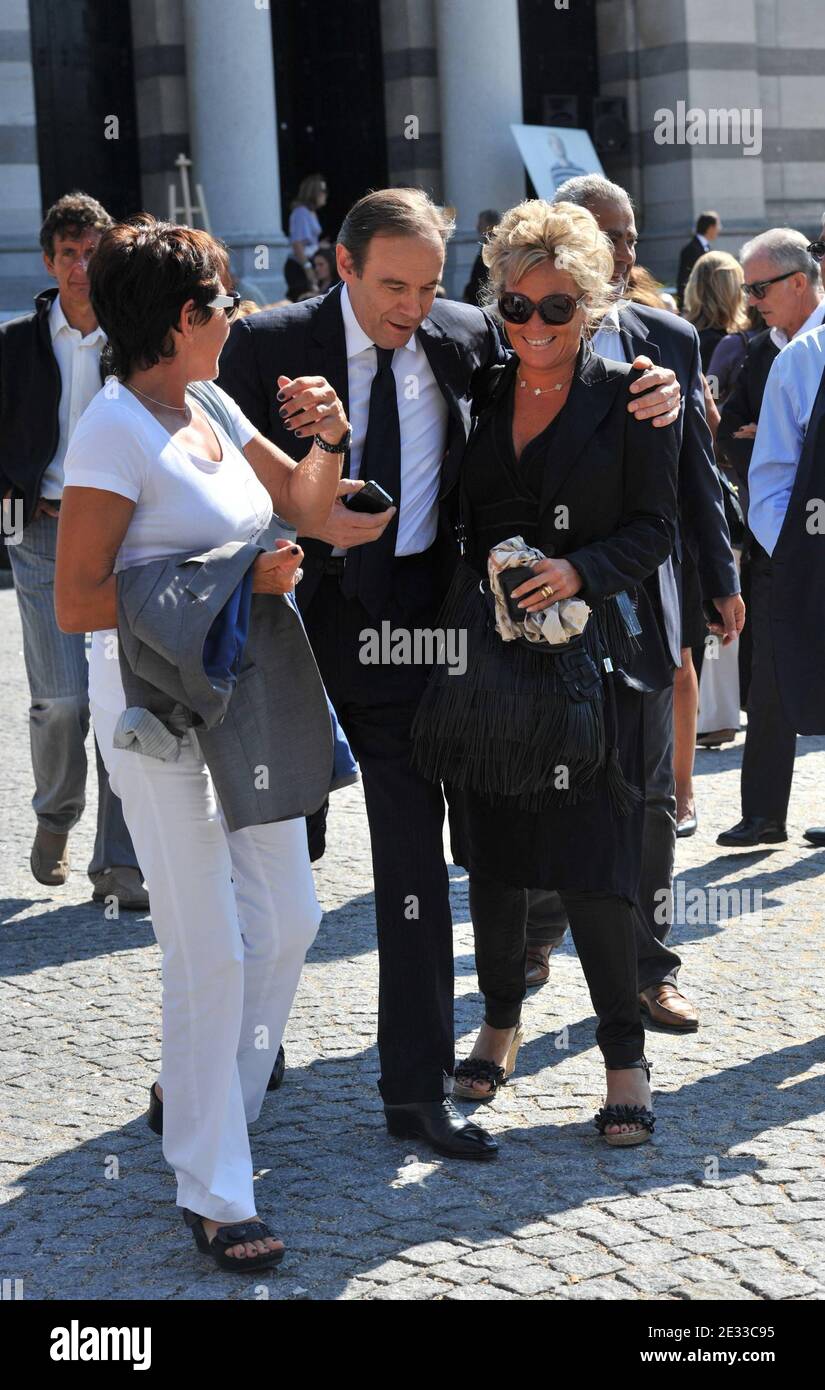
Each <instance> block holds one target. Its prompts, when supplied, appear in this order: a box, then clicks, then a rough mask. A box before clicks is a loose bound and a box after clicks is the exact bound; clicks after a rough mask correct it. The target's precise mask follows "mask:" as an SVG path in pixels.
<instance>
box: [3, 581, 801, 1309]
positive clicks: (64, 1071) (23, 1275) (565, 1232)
mask: <svg viewBox="0 0 825 1390" xmlns="http://www.w3.org/2000/svg"><path fill="white" fill-rule="evenodd" d="M0 701H2V710H3V719H2V721H0V767H2V786H0V847H1V848H2V885H1V887H0V908H2V912H0V943H2V944H0V976H2V982H1V983H0V1013H2V1024H1V1029H2V1042H1V1043H0V1047H2V1058H0V1072H2V1075H3V1077H4V1079H5V1085H4V1088H3V1095H2V1115H1V1116H0V1158H2V1163H1V1164H0V1181H2V1189H3V1193H2V1197H3V1203H4V1205H3V1207H2V1210H0V1277H2V1278H10V1279H12V1280H14V1279H20V1280H22V1281H23V1283H22V1294H23V1297H24V1298H26V1299H62V1298H83V1299H126V1298H150V1299H169V1298H178V1299H190V1298H191V1299H202V1298H217V1299H226V1298H241V1299H244V1298H247V1299H249V1298H262V1297H270V1298H275V1299H296V1298H297V1299H430V1298H436V1299H458V1300H461V1299H559V1298H562V1299H581V1298H584V1299H627V1298H632V1299H635V1298H641V1299H651V1298H652V1299H727V1298H734V1299H745V1300H755V1299H756V1300H758V1299H806V1300H810V1299H819V1298H822V1296H823V1292H825V1240H823V1237H825V1172H823V1135H825V1120H823V1115H822V1110H823V1099H824V1098H825V1039H823V1033H825V1029H824V1028H823V1003H822V1001H823V983H824V980H823V976H824V975H825V967H823V960H825V952H824V951H823V946H825V942H823V901H822V896H821V894H822V891H823V886H825V852H823V851H817V850H813V849H811V848H810V847H807V846H806V844H805V841H803V840H802V837H801V831H802V830H803V829H804V828H805V827H806V826H808V825H811V824H822V823H825V797H823V793H822V787H823V783H824V782H825V739H822V738H806V739H800V740H799V745H798V755H797V765H796V777H795V782H794V791H793V797H792V801H791V809H790V816H789V824H790V826H791V830H790V839H789V841H788V844H787V845H782V846H779V847H777V848H775V849H767V848H765V849H763V850H756V851H753V852H749V853H741V852H740V853H736V852H733V853H730V854H728V853H726V852H724V851H722V850H720V849H719V848H718V847H717V846H716V844H715V836H716V834H717V833H718V832H719V830H721V829H723V828H726V827H727V826H729V825H731V824H733V822H734V821H736V820H738V819H739V766H740V760H741V743H742V738H741V736H740V738H739V740H738V743H737V746H736V747H735V748H730V747H728V748H727V749H724V750H722V751H717V752H706V751H701V752H699V753H697V792H698V807H699V832H698V834H697V835H696V836H695V837H694V838H692V839H689V840H682V841H680V842H679V846H678V859H677V868H678V875H679V881H680V882H681V883H682V884H683V885H684V889H683V891H680V894H679V895H678V896H677V910H678V909H679V906H680V902H681V909H682V910H681V912H680V914H679V915H680V916H681V918H682V920H681V921H680V922H679V923H678V924H677V925H676V926H675V927H674V932H673V941H674V943H675V944H676V946H677V949H678V950H679V951H680V953H681V954H682V957H683V962H684V964H683V970H682V977H681V979H682V983H683V985H684V988H685V990H686V991H687V992H688V993H689V994H690V995H691V997H692V998H693V999H695V1001H696V1003H697V1004H698V1006H699V1008H700V1010H701V1020H702V1027H701V1029H700V1031H699V1032H698V1033H697V1034H694V1035H692V1036H687V1037H671V1036H664V1035H662V1034H659V1033H651V1035H650V1036H649V1039H648V1047H647V1052H648V1056H649V1058H650V1059H651V1061H652V1063H653V1068H654V1070H653V1078H652V1080H653V1085H654V1093H655V1102H656V1110H657V1115H658V1121H657V1129H656V1135H655V1138H654V1141H653V1143H651V1144H648V1145H645V1146H643V1147H641V1148H638V1149H629V1150H624V1151H623V1150H614V1149H610V1148H608V1147H607V1146H606V1145H605V1144H604V1143H603V1141H601V1140H600V1139H599V1138H598V1136H597V1134H596V1132H595V1130H594V1128H593V1126H592V1115H593V1113H594V1111H595V1110H596V1109H597V1108H598V1106H599V1105H600V1104H601V1101H602V1083H603V1072H602V1068H601V1065H600V1059H599V1054H598V1052H597V1050H596V1048H595V1044H594V1040H593V1035H594V1026H595V1020H594V1018H593V1015H592V1009H591V1006H590V1001H589V998H588V995H587V992H586V989H585V986H584V980H583V977H582V974H581V971H580V969H579V966H578V961H577V959H576V957H575V954H574V953H573V950H572V946H571V945H570V944H569V943H566V944H565V947H564V949H563V950H562V951H561V952H560V953H559V954H558V955H557V956H554V957H553V958H552V963H551V976H550V982H549V984H547V985H546V986H545V987H544V988H543V989H541V990H539V991H537V992H533V993H531V994H530V995H529V996H528V1000H527V1003H526V1006H525V1017H524V1022H525V1031H526V1035H527V1036H526V1042H525V1044H524V1046H523V1047H522V1049H521V1052H520V1054H519V1059H518V1071H517V1075H516V1076H515V1078H514V1079H513V1081H512V1082H511V1083H510V1084H509V1085H508V1086H507V1087H506V1088H505V1089H504V1091H503V1092H502V1093H501V1094H500V1095H499V1097H498V1099H497V1101H496V1103H495V1104H494V1105H493V1106H482V1107H480V1115H479V1118H481V1119H482V1120H483V1122H484V1123H485V1124H487V1125H488V1126H489V1128H490V1129H491V1130H492V1131H493V1132H494V1133H495V1134H496V1135H497V1137H498V1138H499V1140H500V1142H501V1146H502V1152H501V1155H500V1157H499V1159H498V1160H497V1161H496V1162H494V1163H490V1164H484V1165H480V1166H476V1165H473V1164H470V1163H463V1164H462V1163H455V1162H453V1163H450V1162H448V1161H444V1162H441V1161H431V1158H430V1156H429V1155H428V1154H427V1152H426V1151H421V1152H420V1153H419V1152H416V1150H415V1146H414V1145H411V1144H410V1143H409V1142H405V1143H402V1142H399V1141H396V1140H391V1139H389V1138H388V1137H387V1136H386V1133H385V1131H384V1128H383V1122H382V1112H381V1109H380V1103H379V1097H378V1092H377V1090H376V1087H375V1079H376V1071H377V1058H376V1050H375V1043H374V1027H375V1007H376V983H377V969H376V965H377V962H376V953H375V942H374V927H373V922H372V898H371V891H372V884H371V874H370V861H369V841H368V836H367V828H366V819H365V816H364V811H363V801H362V796H361V791H360V788H357V787H356V788H351V789H349V790H347V791H345V792H343V793H338V794H336V795H335V796H334V797H333V807H332V812H331V816H330V828H329V846H330V848H329V850H328V852H327V855H326V857H325V859H324V860H323V861H322V863H321V864H320V865H319V866H318V868H317V882H318V891H319V895H320V898H321V901H322V904H323V906H324V908H325V916H324V920H323V923H322V925H321V930H320V932H319V935H318V939H317V941H316V943H315V945H314V947H313V949H312V951H311V953H310V956H309V961H308V964H307V968H306V970H305V972H304V976H303V980H302V983H301V987H300V990H299V993H298V997H297V1000H296V1004H295V1009H294V1011H293V1014H292V1017H291V1019H290V1022H289V1026H288V1029H287V1034H286V1038H285V1048H286V1056H287V1076H286V1081H285V1083H284V1087H283V1089H282V1090H281V1091H280V1092H278V1093H277V1094H275V1095H273V1096H271V1097H268V1098H267V1100H266V1101H265V1103H264V1111H263V1113H262V1115H261V1118H260V1119H259V1120H258V1122H257V1123H256V1124H255V1125H254V1126H253V1129H252V1147H253V1155H254V1159H255V1162H256V1164H257V1165H258V1178H257V1184H258V1194H259V1195H258V1210H259V1211H260V1212H261V1214H263V1215H265V1216H266V1217H267V1219H269V1218H272V1222H273V1224H274V1227H275V1229H276V1230H277V1232H278V1233H279V1234H280V1235H281V1236H282V1237H283V1239H284V1241H285V1243H286V1245H287V1257H286V1259H285V1261H284V1263H283V1264H282V1265H281V1267H280V1269H279V1271H278V1272H266V1273H265V1274H264V1275H263V1276H262V1277H261V1278H260V1279H256V1278H255V1276H251V1277H249V1278H246V1279H243V1278H238V1277H237V1276H233V1275H231V1274H223V1273H222V1272H220V1271H219V1270H217V1268H216V1267H215V1266H214V1265H213V1264H212V1263H211V1261H207V1260H205V1259H204V1257H203V1256H201V1255H199V1254H198V1253H197V1251H196V1249H195V1246H194V1243H193V1241H192V1238H191V1236H190V1234H189V1232H188V1231H186V1230H185V1229H184V1226H183V1222H182V1220H181V1218H180V1215H179V1213H178V1212H177V1210H176V1208H175V1206H174V1199H175V1187H174V1180H173V1176H172V1173H171V1171H170V1169H169V1168H168V1167H167V1165H166V1164H165V1162H164V1160H163V1157H162V1154H161V1150H160V1141H159V1140H158V1139H157V1137H156V1136H155V1135H154V1134H152V1133H151V1131H150V1130H149V1129H148V1128H147V1127H146V1123H145V1120H144V1112H145V1107H146V1100H147V1094H148V1087H149V1084H150V1082H151V1081H152V1079H153V1078H154V1076H155V1074H156V1067H157V1065H158V1059H159V1052H160V978H159V965H160V955H159V951H158V948H157V946H156V944H155V941H154V937H153V934H152V929H151V924H150V922H149V920H148V918H145V917H143V918H142V917H137V918H136V917H134V916H133V915H131V914H123V916H122V917H121V919H120V920H119V921H108V920H106V919H105V917H104V915H103V913H102V911H101V910H99V909H97V908H95V907H93V906H92V905H91V903H90V901H89V894H90V884H89V882H88V880H87V879H86V877H85V866H86V863H87V862H88V857H89V853H90V850H91V843H92V838H93V836H92V827H93V823H94V816H93V812H94V799H95V795H96V789H95V783H94V775H93V774H92V777H91V778H90V784H89V803H90V804H89V807H88V809H87V812H86V814H85V816H84V818H83V820H82V822H81V824H80V825H79V827H78V829H77V830H76V831H75V833H74V834H73V836H72V839H71V853H72V862H73V873H72V876H71V878H70V881H69V883H68V884H67V886H66V888H64V889H61V890H56V891H55V892H54V894H53V895H52V894H51V893H50V891H49V890H48V889H45V888H42V887H41V886H40V885H39V884H37V883H36V882H35V881H34V879H33V878H32V877H31V874H30V872H29V869H28V856H29V849H30V845H31V840H32V838H33V834H34V819H33V815H32V812H31V808H30V804H29V803H30V797H31V791H32V787H31V769H30V765H29V752H28V732H27V704H28V692H27V689H26V683H25V675H24V670H23V659H22V650H21V638H20V626H19V621H18V615H17V606H16V601H15V597H14V594H13V592H12V591H11V590H7V589H6V590H3V591H0ZM92 767H93V760H92ZM403 829H404V826H403V807H401V808H399V833H400V834H403ZM451 873H452V889H453V910H454V917H455V922H456V929H455V953H456V972H457V984H456V996H457V997H456V1024H457V1034H458V1039H459V1041H458V1053H459V1056H464V1055H466V1053H467V1052H468V1051H469V1048H470V1046H471V1043H472V1038H473V1036H474V1033H475V1029H476V1028H477V1026H478V1023H479V1020H480V1016H481V1008H480V1000H479V996H478V993H477V984H476V978H475V973H474V965H473V951H472V932H471V929H470V925H469V921H468V912H467V883H466V876H465V875H464V874H463V873H462V872H461V871H459V870H455V869H454V870H452V871H451ZM711 889H715V890H718V891H717V894H716V895H715V896H714V895H713V894H712V893H711V892H710V890H711ZM729 889H735V890H737V893H738V894H739V898H738V899H737V898H733V899H731V898H730V895H729V894H727V893H726V892H725V891H723V890H729ZM696 890H701V891H700V892H697V891H696ZM746 890H747V893H748V894H749V895H750V896H749V897H747V896H745V891H746ZM760 894H761V910H760V896H759V895H760ZM714 915H718V916H719V917H720V919H721V920H719V921H714V920H708V919H709V918H711V919H712V918H713V917H714Z"/></svg>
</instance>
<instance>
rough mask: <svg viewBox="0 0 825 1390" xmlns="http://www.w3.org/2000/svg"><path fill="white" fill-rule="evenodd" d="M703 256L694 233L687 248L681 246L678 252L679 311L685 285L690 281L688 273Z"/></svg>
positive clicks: (677, 294) (703, 250)
mask: <svg viewBox="0 0 825 1390" xmlns="http://www.w3.org/2000/svg"><path fill="white" fill-rule="evenodd" d="M704 255H705V248H704V246H703V245H702V243H701V241H700V240H699V238H698V236H697V235H696V233H695V232H694V233H693V236H692V237H691V238H690V241H689V242H688V244H687V246H683V247H682V249H681V251H680V252H679V274H678V275H677V276H676V303H677V304H678V305H679V308H680V309H681V307H682V299H683V297H684V293H685V285H686V284H687V282H688V280H689V279H690V272H691V271H692V269H693V267H694V266H695V264H696V262H697V261H698V260H699V259H700V257H702V256H704Z"/></svg>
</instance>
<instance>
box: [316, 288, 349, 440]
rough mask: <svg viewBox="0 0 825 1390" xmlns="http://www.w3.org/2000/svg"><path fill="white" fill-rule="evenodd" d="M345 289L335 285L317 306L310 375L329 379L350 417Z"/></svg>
mask: <svg viewBox="0 0 825 1390" xmlns="http://www.w3.org/2000/svg"><path fill="white" fill-rule="evenodd" d="M342 288H343V286H342V285H336V287H335V289H334V290H330V292H329V294H327V295H325V296H324V298H323V299H322V300H321V303H320V304H319V305H318V308H317V310H316V313H315V317H314V319H313V322H312V329H311V332H310V337H309V344H308V353H307V358H308V362H307V375H308V376H312V375H315V376H324V377H326V379H327V381H328V382H329V384H330V386H332V387H333V388H334V390H335V391H336V393H337V394H338V396H339V397H340V399H341V401H342V403H343V406H344V410H345V411H346V412H347V414H349V374H348V370H347V337H346V333H345V332H344V316H343V314H342V313H341V290H342Z"/></svg>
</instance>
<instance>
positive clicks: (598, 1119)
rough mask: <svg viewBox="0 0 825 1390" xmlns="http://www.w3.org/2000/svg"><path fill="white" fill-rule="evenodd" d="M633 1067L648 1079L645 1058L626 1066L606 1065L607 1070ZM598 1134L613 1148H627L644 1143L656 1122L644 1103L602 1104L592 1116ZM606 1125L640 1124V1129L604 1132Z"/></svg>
mask: <svg viewBox="0 0 825 1390" xmlns="http://www.w3.org/2000/svg"><path fill="white" fill-rule="evenodd" d="M634 1067H641V1069H642V1070H643V1071H644V1073H645V1075H646V1076H647V1079H648V1081H650V1063H649V1062H648V1061H647V1058H645V1057H641V1058H640V1059H639V1061H638V1062H628V1064H627V1066H626V1067H608V1068H607V1070H608V1071H630V1070H631V1069H632V1068H634ZM593 1123H594V1124H595V1126H596V1128H597V1130H598V1131H599V1134H601V1136H602V1138H603V1139H605V1140H606V1141H607V1143H608V1144H610V1145H611V1147H612V1148H614V1149H628V1148H630V1147H631V1146H632V1145H634V1144H646V1143H647V1141H648V1140H649V1139H650V1137H651V1135H652V1134H653V1127H654V1125H655V1123H656V1116H655V1115H654V1113H653V1111H652V1110H648V1108H647V1106H645V1105H603V1106H602V1108H601V1110H600V1111H599V1112H598V1114H597V1115H595V1116H594V1118H593ZM608 1125H640V1126H641V1128H640V1129H636V1130H630V1131H629V1132H628V1133H627V1134H622V1133H621V1131H620V1132H619V1133H618V1134H605V1130H606V1129H607V1126H608Z"/></svg>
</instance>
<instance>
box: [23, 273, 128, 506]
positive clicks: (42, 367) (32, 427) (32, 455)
mask: <svg viewBox="0 0 825 1390" xmlns="http://www.w3.org/2000/svg"><path fill="white" fill-rule="evenodd" d="M56 298H57V290H56V289H49V290H43V292H42V293H41V294H39V295H38V296H37V298H36V299H35V301H34V303H35V310H34V313H31V314H23V315H22V317H21V318H18V319H9V320H8V322H7V323H0V493H6V492H8V490H9V488H12V489H13V492H12V496H13V497H14V498H21V497H22V499H23V525H24V526H25V525H26V524H27V523H28V521H29V520H30V519H31V514H32V512H33V511H34V508H35V505H36V503H37V500H38V498H39V496H40V483H41V480H42V478H43V474H44V473H45V471H46V469H47V468H48V466H49V464H50V463H51V461H52V459H53V458H54V456H55V452H56V450H57V446H58V443H59V441H60V422H59V420H58V414H57V411H58V406H59V405H60V395H61V391H62V383H61V380H60V368H59V367H58V365H57V358H56V357H55V355H54V348H53V347H52V335H51V331H50V329H49V310H50V309H51V307H52V304H53V302H54V300H55V299H56ZM100 380H101V384H102V382H103V369H102V368H101V373H100Z"/></svg>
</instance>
